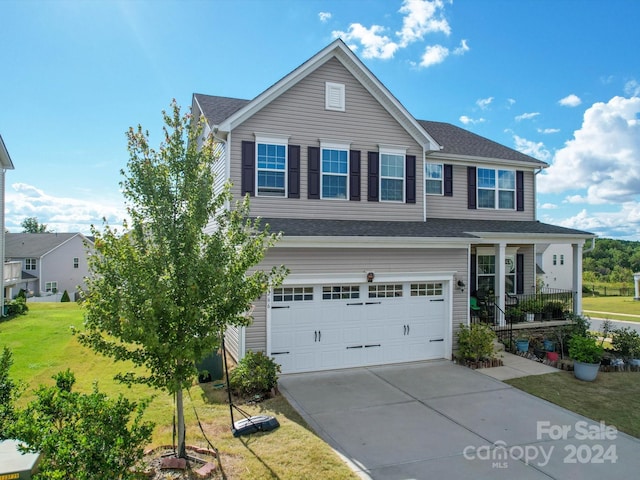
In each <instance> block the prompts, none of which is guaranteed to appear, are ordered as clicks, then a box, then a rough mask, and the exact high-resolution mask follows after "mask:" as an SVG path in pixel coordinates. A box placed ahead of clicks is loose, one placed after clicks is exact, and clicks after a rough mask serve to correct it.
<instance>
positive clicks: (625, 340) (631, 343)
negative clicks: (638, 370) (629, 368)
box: [611, 327, 640, 366]
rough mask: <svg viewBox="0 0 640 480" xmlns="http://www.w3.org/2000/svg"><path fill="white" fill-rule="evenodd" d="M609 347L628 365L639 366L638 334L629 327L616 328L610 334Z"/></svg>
mask: <svg viewBox="0 0 640 480" xmlns="http://www.w3.org/2000/svg"><path fill="white" fill-rule="evenodd" d="M611 333H612V334H613V335H612V339H611V346H612V347H613V349H614V350H615V351H616V354H618V355H619V356H621V357H622V358H623V359H624V360H625V361H626V362H628V363H629V365H634V366H640V334H638V332H637V331H635V330H633V329H632V328H631V327H624V328H616V329H614V330H613V331H612V332H611Z"/></svg>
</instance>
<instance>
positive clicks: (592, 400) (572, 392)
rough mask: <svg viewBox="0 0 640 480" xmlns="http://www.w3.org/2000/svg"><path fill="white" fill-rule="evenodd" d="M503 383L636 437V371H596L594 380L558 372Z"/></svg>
mask: <svg viewBox="0 0 640 480" xmlns="http://www.w3.org/2000/svg"><path fill="white" fill-rule="evenodd" d="M506 383H508V384H509V385H513V386H514V387H516V388H519V389H520V390H524V391H525V392H528V393H531V394H532V395H535V396H536V397H540V398H544V399H545V400H548V401H550V402H551V403H555V404H556V405H560V406H561V407H564V408H566V409H568V410H571V411H573V412H576V413H579V414H580V415H584V416H585V417H588V418H591V419H593V420H595V421H597V422H600V421H603V422H605V423H606V424H607V425H611V426H615V427H616V428H617V429H618V430H620V431H622V432H625V433H628V434H629V435H632V436H634V437H638V438H640V415H638V399H639V398H640V372H600V373H598V377H597V378H596V380H595V381H593V382H583V381H581V380H577V379H576V378H575V377H574V376H573V372H565V371H561V372H558V373H549V374H546V375H532V376H530V377H523V378H515V379H513V380H507V381H506Z"/></svg>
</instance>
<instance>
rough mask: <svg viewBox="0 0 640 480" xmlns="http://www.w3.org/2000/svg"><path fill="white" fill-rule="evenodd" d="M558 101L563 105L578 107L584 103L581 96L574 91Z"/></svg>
mask: <svg viewBox="0 0 640 480" xmlns="http://www.w3.org/2000/svg"><path fill="white" fill-rule="evenodd" d="M558 103H559V104H560V105H562V106H563V107H577V106H578V105H580V104H581V103H582V100H580V97H578V96H577V95H574V94H573V93H572V94H571V95H567V96H566V97H564V98H561V99H560V100H558Z"/></svg>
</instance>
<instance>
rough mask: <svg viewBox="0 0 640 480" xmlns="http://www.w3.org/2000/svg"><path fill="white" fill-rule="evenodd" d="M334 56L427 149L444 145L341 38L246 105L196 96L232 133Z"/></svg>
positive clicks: (213, 123) (217, 124)
mask: <svg viewBox="0 0 640 480" xmlns="http://www.w3.org/2000/svg"><path fill="white" fill-rule="evenodd" d="M332 58H335V59H337V60H338V61H339V62H340V63H342V65H344V67H345V68H346V69H347V70H348V71H349V72H350V73H351V74H352V75H353V76H354V77H355V78H356V79H357V80H358V81H359V82H360V83H361V84H362V85H363V87H364V88H365V89H366V90H367V91H368V92H369V93H370V94H371V95H372V96H373V97H374V98H375V99H376V100H377V101H378V102H379V103H380V104H381V105H382V106H383V107H384V108H385V110H387V111H388V112H389V114H390V115H391V116H392V117H393V118H394V119H395V120H396V121H398V123H399V124H400V125H402V126H403V128H404V129H405V130H406V131H407V132H408V133H409V134H410V135H411V136H412V137H413V138H414V139H415V140H416V142H417V143H419V144H420V145H422V146H423V148H425V149H426V150H439V149H440V146H439V145H438V144H437V142H436V141H435V140H434V139H433V137H431V136H430V135H429V133H428V132H427V131H426V130H425V129H424V128H423V127H422V126H421V125H420V124H419V123H418V121H417V120H416V119H415V118H413V116H412V115H411V114H410V113H409V112H408V111H407V110H406V109H405V108H404V106H403V105H402V104H401V103H400V102H399V101H398V100H397V99H396V98H395V97H394V96H393V95H392V94H391V92H390V91H389V90H387V88H386V87H385V86H384V85H383V84H382V83H381V82H380V81H379V80H378V79H377V78H376V77H375V75H373V73H371V71H370V70H369V69H368V68H367V67H366V66H365V65H364V64H363V63H362V61H361V60H360V59H359V58H358V57H357V56H356V55H355V54H354V53H353V52H352V51H351V50H350V49H349V47H347V45H346V44H345V43H344V42H343V41H342V40H340V39H337V40H335V41H334V42H332V43H331V44H329V45H328V46H327V47H325V48H324V49H323V50H321V51H320V52H318V53H317V54H316V55H314V56H313V57H311V58H310V59H309V60H307V61H306V62H305V63H303V64H302V65H300V66H299V67H298V68H296V69H295V70H293V71H292V72H291V73H289V74H288V75H286V76H285V77H283V78H282V79H280V80H279V81H278V82H276V83H275V84H274V85H272V86H271V87H269V88H268V89H266V90H265V91H264V92H262V93H261V94H260V95H258V96H257V97H256V98H254V99H253V100H251V101H247V102H246V103H245V104H244V105H243V104H242V102H245V101H243V100H240V99H230V98H225V97H208V98H205V97H206V96H204V95H197V96H195V97H194V99H195V100H196V101H197V102H198V104H199V106H200V107H201V110H202V111H203V113H204V114H205V117H206V118H207V120H208V122H209V126H210V127H211V128H214V129H215V128H217V129H218V130H220V131H222V132H230V131H231V130H233V129H234V128H235V127H236V126H238V125H240V124H241V123H242V122H244V121H245V120H247V119H248V118H250V117H251V116H253V115H254V114H255V113H256V112H258V111H259V110H261V109H262V108H264V107H265V106H266V105H268V104H269V103H271V102H272V101H273V100H274V99H276V98H278V97H279V96H280V95H282V94H283V93H284V92H286V91H287V90H289V89H290V88H291V87H292V86H293V85H295V84H297V83H298V82H299V81H300V80H301V79H303V78H305V77H307V76H308V75H310V74H311V73H312V72H314V71H315V70H317V69H318V68H319V67H320V66H321V65H324V64H325V63H326V62H327V61H329V60H330V59H332ZM214 105H215V106H216V107H220V110H219V111H213V109H212V107H214ZM207 112H208V114H207ZM225 115H228V116H227V117H226V118H222V117H225ZM220 119H221V120H220Z"/></svg>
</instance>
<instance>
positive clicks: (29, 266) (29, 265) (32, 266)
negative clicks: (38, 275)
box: [24, 258, 36, 270]
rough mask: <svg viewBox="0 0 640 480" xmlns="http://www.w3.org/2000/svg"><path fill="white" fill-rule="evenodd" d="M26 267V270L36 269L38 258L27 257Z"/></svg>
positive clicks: (25, 260)
mask: <svg viewBox="0 0 640 480" xmlns="http://www.w3.org/2000/svg"><path fill="white" fill-rule="evenodd" d="M24 269H25V270H35V269H36V259H35V258H25V259H24Z"/></svg>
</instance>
